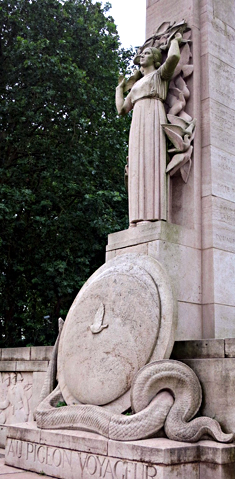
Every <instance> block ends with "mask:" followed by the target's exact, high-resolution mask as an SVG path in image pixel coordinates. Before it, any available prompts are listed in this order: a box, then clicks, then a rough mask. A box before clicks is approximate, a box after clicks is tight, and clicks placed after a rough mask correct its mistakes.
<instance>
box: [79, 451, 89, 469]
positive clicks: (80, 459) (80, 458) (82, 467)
mask: <svg viewBox="0 0 235 479" xmlns="http://www.w3.org/2000/svg"><path fill="white" fill-rule="evenodd" d="M78 457H79V463H80V467H81V470H82V473H83V471H84V467H85V465H86V461H87V455H86V457H85V459H84V462H83V463H82V455H81V453H80V452H78Z"/></svg>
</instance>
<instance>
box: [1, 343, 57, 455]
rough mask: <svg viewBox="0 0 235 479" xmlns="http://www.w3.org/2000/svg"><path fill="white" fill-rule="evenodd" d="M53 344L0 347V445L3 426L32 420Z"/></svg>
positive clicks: (3, 441) (4, 434) (3, 434)
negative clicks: (28, 346) (27, 346)
mask: <svg viewBox="0 0 235 479" xmlns="http://www.w3.org/2000/svg"><path fill="white" fill-rule="evenodd" d="M51 353H52V346H38V347H30V348H6V349H5V348H3V349H0V446H4V444H5V438H6V426H7V425H8V424H16V423H21V422H25V421H33V411H34V409H35V407H36V406H37V404H38V401H39V397H40V392H41V389H42V386H43V382H44V379H45V374H46V370H47V367H48V364H49V361H50V357H51Z"/></svg>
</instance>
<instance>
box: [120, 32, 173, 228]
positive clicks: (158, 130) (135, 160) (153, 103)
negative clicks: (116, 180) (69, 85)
mask: <svg viewBox="0 0 235 479" xmlns="http://www.w3.org/2000/svg"><path fill="white" fill-rule="evenodd" d="M181 38H182V37H181V34H180V33H177V34H176V35H175V38H174V39H173V40H171V44H170V48H169V51H168V56H167V59H166V61H165V62H164V63H163V64H162V65H161V60H162V55H161V52H160V50H158V49H157V48H155V47H148V48H145V50H144V51H143V52H142V53H141V55H140V66H141V72H142V74H143V77H142V78H141V79H140V80H139V79H138V78H139V77H138V73H139V72H137V75H135V79H136V80H137V81H135V83H134V85H133V86H132V88H131V91H130V93H129V94H128V95H127V97H126V98H125V99H124V88H125V84H126V80H125V79H123V80H122V81H121V83H120V84H119V85H118V87H117V88H116V107H117V111H118V113H119V114H120V115H125V114H127V113H128V112H129V111H130V110H132V109H133V117H132V124H131V129H130V136H129V166H128V169H129V174H128V196H129V221H130V226H136V224H138V223H140V222H143V221H144V222H146V221H156V220H166V219H167V192H166V140H165V135H164V132H163V130H162V127H161V124H163V123H166V122H167V120H166V113H165V108H164V104H163V102H164V101H165V100H166V97H167V91H168V83H169V80H170V79H171V78H172V76H173V73H174V70H175V67H176V65H177V63H178V62H179V59H180V50H179V42H180V41H181Z"/></svg>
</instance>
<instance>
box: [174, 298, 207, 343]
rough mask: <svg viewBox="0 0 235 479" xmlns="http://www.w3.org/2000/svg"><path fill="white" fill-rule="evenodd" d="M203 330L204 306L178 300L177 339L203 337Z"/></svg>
mask: <svg viewBox="0 0 235 479" xmlns="http://www.w3.org/2000/svg"><path fill="white" fill-rule="evenodd" d="M202 337H203V330H202V306H201V304H197V303H187V302H182V301H178V322H177V329H176V333H175V340H176V341H180V340H181V339H185V340H187V339H189V340H192V339H201V338H202Z"/></svg>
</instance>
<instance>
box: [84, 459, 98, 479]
mask: <svg viewBox="0 0 235 479" xmlns="http://www.w3.org/2000/svg"><path fill="white" fill-rule="evenodd" d="M89 464H90V467H89ZM86 467H87V469H88V472H89V474H90V475H91V476H94V474H95V473H96V471H97V461H96V458H95V456H88V458H87V461H86Z"/></svg>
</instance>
